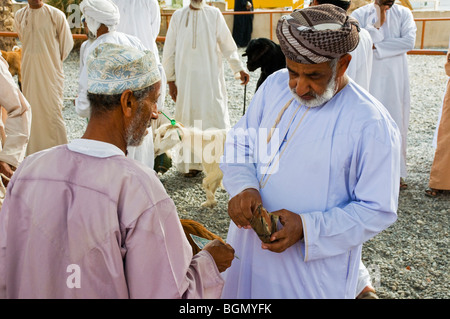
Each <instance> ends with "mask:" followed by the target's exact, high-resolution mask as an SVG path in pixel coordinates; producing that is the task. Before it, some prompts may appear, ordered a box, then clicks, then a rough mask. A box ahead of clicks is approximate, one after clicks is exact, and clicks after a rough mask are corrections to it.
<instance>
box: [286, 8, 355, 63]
mask: <svg viewBox="0 0 450 319" xmlns="http://www.w3.org/2000/svg"><path fill="white" fill-rule="evenodd" d="M359 30H360V29H359V24H358V21H357V20H356V19H354V18H352V17H350V16H348V15H347V14H346V12H345V11H344V10H343V9H341V8H339V7H337V6H334V5H332V4H322V5H317V6H312V7H308V8H305V9H300V10H295V11H294V12H292V13H291V14H290V15H287V16H283V17H281V19H280V20H279V21H278V25H277V37H278V40H279V42H280V46H281V49H282V51H283V53H284V55H285V56H286V57H287V58H288V59H290V60H292V61H294V62H297V63H303V64H316V63H323V62H326V61H330V60H332V59H335V58H338V57H340V56H342V55H343V54H345V53H348V52H351V51H353V50H354V49H355V48H356V46H357V45H358V43H359Z"/></svg>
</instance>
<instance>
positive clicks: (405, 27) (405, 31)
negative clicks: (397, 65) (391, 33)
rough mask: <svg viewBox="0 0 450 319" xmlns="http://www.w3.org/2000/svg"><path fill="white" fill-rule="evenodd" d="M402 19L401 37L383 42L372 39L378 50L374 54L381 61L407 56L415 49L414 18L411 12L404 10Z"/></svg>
mask: <svg viewBox="0 0 450 319" xmlns="http://www.w3.org/2000/svg"><path fill="white" fill-rule="evenodd" d="M401 19H402V21H401V25H400V37H398V38H388V39H383V40H381V41H376V38H374V37H372V39H373V42H374V45H375V49H376V50H375V51H374V54H375V55H376V56H377V57H378V58H379V59H385V58H389V57H393V56H396V55H401V54H405V53H407V52H408V51H410V50H412V49H414V44H415V41H416V30H417V27H416V23H415V22H414V17H413V15H412V13H411V12H410V11H409V10H403V12H402V15H401ZM375 30H376V29H375ZM376 31H380V30H376Z"/></svg>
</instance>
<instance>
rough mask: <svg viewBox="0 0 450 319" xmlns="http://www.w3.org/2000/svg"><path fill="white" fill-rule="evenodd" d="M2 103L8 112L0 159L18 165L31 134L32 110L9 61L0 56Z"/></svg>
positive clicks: (0, 94)
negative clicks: (10, 67)
mask: <svg viewBox="0 0 450 319" xmlns="http://www.w3.org/2000/svg"><path fill="white" fill-rule="evenodd" d="M0 105H1V106H3V107H4V108H5V110H6V112H7V113H8V118H7V120H6V123H5V130H6V136H7V137H6V141H5V142H4V145H3V149H2V150H1V151H0V161H2V162H5V163H8V164H10V165H12V166H14V167H17V166H18V165H19V163H20V162H21V161H22V160H23V158H24V157H25V151H26V147H27V143H28V138H29V136H30V126H31V111H30V105H29V104H28V101H27V100H26V99H25V97H24V96H23V94H22V92H20V90H19V88H18V87H17V85H16V83H15V82H14V79H13V78H12V76H11V74H10V73H9V71H8V63H7V62H6V60H4V59H3V58H2V57H0Z"/></svg>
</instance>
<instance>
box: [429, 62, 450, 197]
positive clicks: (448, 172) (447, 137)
mask: <svg viewBox="0 0 450 319" xmlns="http://www.w3.org/2000/svg"><path fill="white" fill-rule="evenodd" d="M447 63H449V62H447ZM449 163H450V79H449V80H448V82H447V88H446V92H445V96H444V101H443V105H442V114H441V119H440V121H439V128H438V135H437V146H436V151H435V154H434V160H433V165H432V166H431V172H430V183H429V185H430V187H431V188H433V189H441V190H450V166H449Z"/></svg>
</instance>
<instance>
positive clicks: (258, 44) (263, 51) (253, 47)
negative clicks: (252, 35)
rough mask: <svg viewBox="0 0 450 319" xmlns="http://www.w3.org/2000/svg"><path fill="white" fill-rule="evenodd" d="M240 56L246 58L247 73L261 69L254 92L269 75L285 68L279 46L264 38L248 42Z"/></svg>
mask: <svg viewBox="0 0 450 319" xmlns="http://www.w3.org/2000/svg"><path fill="white" fill-rule="evenodd" d="M242 56H246V57H247V69H248V70H249V71H251V72H253V71H255V70H256V69H258V68H261V75H260V76H259V79H258V82H257V83H256V90H258V88H259V87H260V85H261V84H262V83H263V82H264V81H265V80H266V78H267V77H268V76H269V75H271V74H272V73H274V72H275V71H278V70H280V69H283V68H285V67H286V58H285V56H284V54H283V52H282V51H281V47H280V45H279V44H276V43H275V42H273V41H272V40H269V39H266V38H257V39H252V40H250V42H249V43H248V46H247V48H246V49H245V53H244V54H242Z"/></svg>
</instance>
